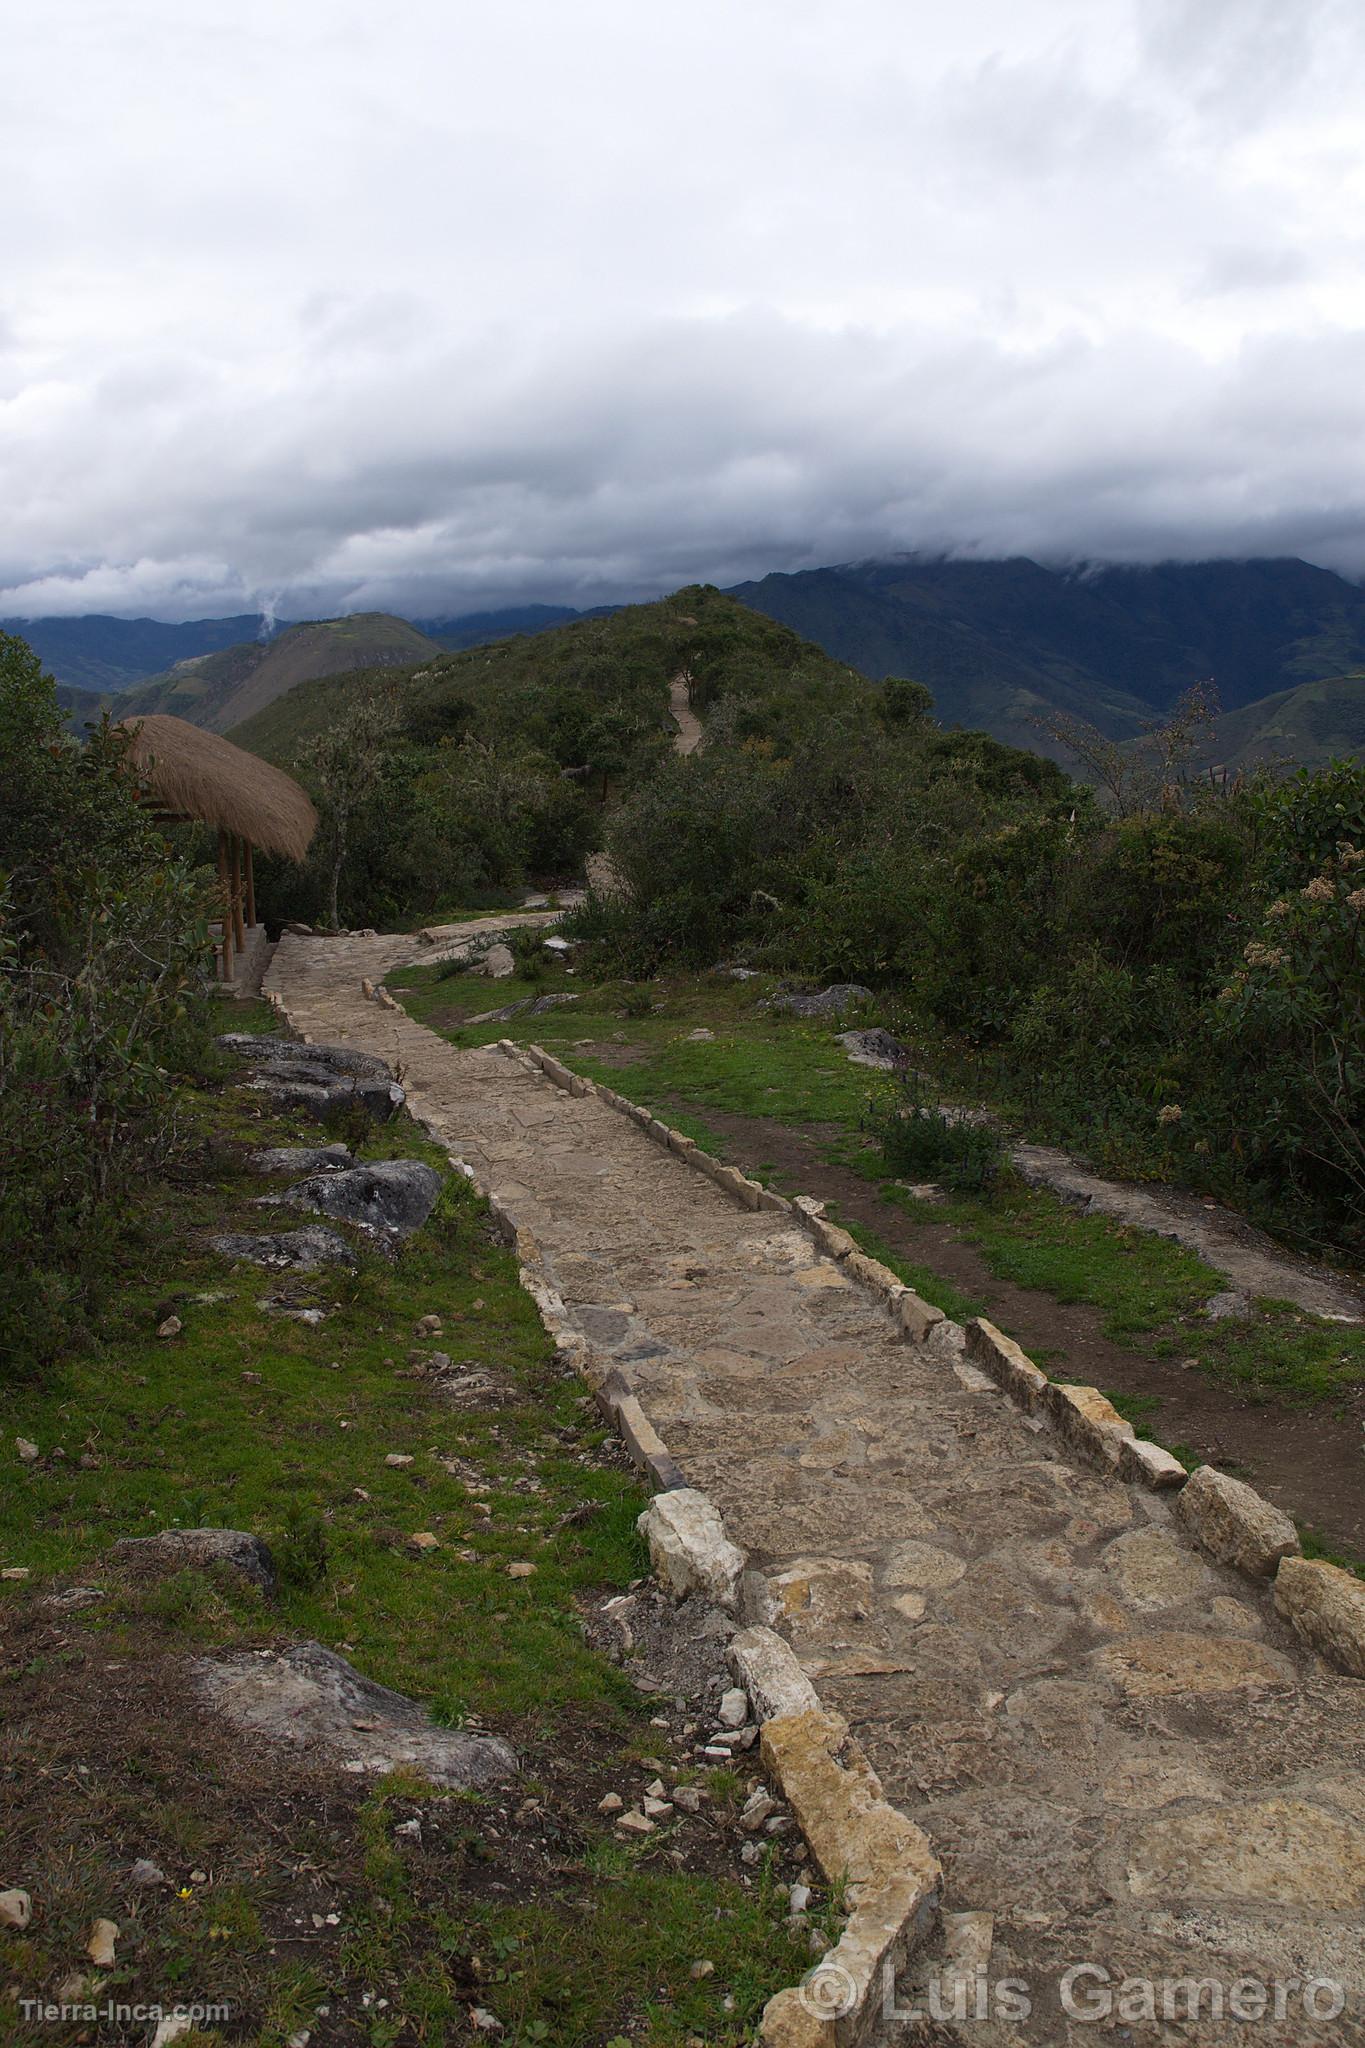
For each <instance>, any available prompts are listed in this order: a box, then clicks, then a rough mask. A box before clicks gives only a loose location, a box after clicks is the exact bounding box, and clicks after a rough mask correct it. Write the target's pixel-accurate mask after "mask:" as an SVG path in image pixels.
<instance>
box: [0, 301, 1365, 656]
mask: <svg viewBox="0 0 1365 2048" xmlns="http://www.w3.org/2000/svg"><path fill="white" fill-rule="evenodd" d="M1361 359H1362V350H1361V341H1360V338H1358V337H1356V336H1353V335H1352V336H1341V335H1332V336H1313V337H1303V336H1291V337H1284V338H1275V337H1270V338H1265V339H1260V340H1257V341H1256V342H1255V343H1254V344H1251V345H1249V346H1248V347H1247V348H1246V349H1244V350H1243V351H1242V352H1241V353H1240V354H1239V356H1238V357H1237V358H1236V359H1235V360H1233V361H1231V362H1216V363H1211V362H1209V361H1208V360H1206V359H1205V358H1203V357H1201V356H1200V355H1199V354H1197V353H1196V352H1195V351H1193V350H1191V349H1182V348H1181V347H1179V346H1178V345H1176V344H1174V343H1172V342H1170V341H1168V340H1164V339H1161V338H1157V337H1152V336H1150V335H1146V336H1144V335H1141V334H1135V335H1132V336H1128V337H1120V338H1117V339H1115V340H1111V341H1108V342H1103V343H1095V342H1091V341H1087V340H1085V339H1083V338H1081V337H1080V336H1064V337H1062V338H1061V339H1059V340H1057V341H1054V342H1052V343H1050V344H1048V345H1047V346H1045V347H1040V348H1037V349H1034V350H1029V351H1021V350H1017V349H1007V348H1005V347H1002V346H1001V345H999V344H997V343H993V342H991V341H990V340H989V339H986V338H984V337H978V338H974V339H973V340H971V341H970V342H968V343H966V344H951V345H950V344H947V343H944V342H940V341H932V340H929V341H926V340H925V339H923V338H920V337H916V336H913V335H906V334H899V333H890V334H873V333H869V332H861V333H860V332H834V333H831V332H821V331H818V330H814V329H811V328H809V327H801V326H799V325H797V324H795V323H793V322H790V321H785V320H780V319H776V318H774V317H772V316H764V315H757V314H755V315H746V316H734V317H730V318H725V319H719V320H709V321H708V320H693V321H672V322H658V323H653V324H651V325H649V326H647V327H643V328H640V329H637V330H636V331H634V332H632V333H630V334H626V335H623V334H619V333H618V334H617V335H616V336H615V337H614V338H612V339H611V340H610V341H607V340H601V341H595V340H594V339H593V338H592V337H583V338H580V339H579V340H577V341H576V342H575V343H574V344H573V345H572V347H565V348H564V349H563V350H562V351H560V352H559V353H558V355H557V357H556V359H555V361H554V362H553V363H552V364H551V363H546V362H545V361H543V360H537V359H536V358H535V357H534V356H531V357H529V358H528V359H523V360H522V361H520V362H509V361H507V360H506V359H502V360H497V359H496V352H495V351H494V350H493V349H492V348H491V346H490V347H489V348H487V349H485V350H480V349H476V348H471V347H464V348H456V349H451V348H447V349H439V350H433V351H430V352H428V351H426V350H424V349H423V348H421V347H420V346H418V345H415V344H412V345H408V346H407V347H406V348H404V349H403V350H402V352H401V358H400V360H399V361H397V362H394V361H393V360H391V359H389V358H387V357H386V358H385V359H383V360H382V361H362V362H353V363H349V364H347V365H345V366H344V367H342V368H338V366H337V365H336V364H335V363H333V364H332V365H331V371H330V374H329V375H327V376H325V377H324V376H322V375H314V374H311V373H310V371H309V370H308V369H307V368H305V369H304V370H303V373H302V374H301V375H300V377H299V381H298V393H297V397H296V400H295V401H294V402H292V403H291V405H290V406H289V408H288V413H287V417H285V418H283V419H282V418H281V416H280V414H279V411H278V410H277V409H276V407H275V405H274V404H273V402H272V401H271V399H270V398H269V397H266V396H256V397H253V396H252V395H251V394H249V393H248V394H241V393H232V392H225V391H224V390H223V389H222V388H221V387H218V388H214V389H212V390H211V391H209V390H205V388H204V387H203V385H202V384H200V383H198V382H195V381H187V382H184V383H182V384H181V385H179V386H178V387H176V388H172V389H170V390H166V389H164V388H163V389H160V390H158V391H156V392H154V393H152V392H130V391H129V389H128V386H127V384H126V383H124V382H123V381H122V380H120V379H119V378H118V377H117V376H116V375H111V376H109V377H106V378H104V379H102V380H101V381H100V383H99V384H98V385H96V386H95V387H94V388H92V389H90V390H88V391H83V392H79V393H72V394H69V395H68V396H67V397H66V398H65V399H59V400H56V401H54V403H55V404H57V405H65V406H66V408H67V409H68V412H69V417H68V419H67V422H66V434H65V436H64V437H62V439H63V443H64V445H66V446H68V447H69V448H70V449H71V450H72V451H73V454H72V464H73V468H74V467H75V451H76V450H79V490H78V491H77V490H76V489H75V488H74V487H73V488H69V489H63V488H62V481H63V480H62V479H61V478H57V479H54V478H53V476H52V475H51V474H50V473H48V474H46V475H45V477H44V480H43V488H42V490H41V491H38V490H35V491H34V492H33V493H32V494H31V496H30V497H29V498H28V499H27V500H25V498H24V497H23V495H22V494H20V495H19V496H14V495H11V496H10V497H9V498H7V500H6V501H5V503H4V505H3V508H0V574H3V587H0V613H6V614H21V615H27V616H37V615H39V614H44V613H60V612H90V611H110V612H120V613H132V612H151V613H156V614H158V615H161V616H166V617H176V616H178V617H191V616H194V615H196V614H207V613H218V612H235V611H244V610H250V609H256V608H259V607H261V606H262V605H263V604H266V603H271V602H273V604H274V605H275V606H276V607H277V608H278V609H279V610H280V612H281V613H283V614H284V615H286V616H290V617H300V616H307V615H310V614H311V615H318V614H320V613H328V612H337V611H349V610H360V609H371V608H374V609H380V608H382V609H395V610H399V611H405V612H409V613H415V614H421V615H434V614H437V613H439V612H442V611H458V610H461V609H470V608H473V607H475V606H477V605H479V604H482V603H485V602H495V601H496V602H513V601H516V600H520V599H524V598H554V599H559V600H563V601H568V602H577V603H583V604H586V603H591V602H594V601H598V600H600V599H603V598H607V597H619V596H630V595H643V594H650V593H653V592H655V591H658V590H662V589H666V588H672V587H674V586H676V585H677V584H679V583H683V582H687V581H691V580H704V581H710V582H718V583H726V582H734V581H738V580H740V579H741V578H744V577H747V576H753V575H762V574H763V573H764V572H765V571H767V570H769V569H793V568H802V567H811V566H815V565H818V564H822V563H828V562H837V561H847V560H854V559H859V558H862V557H865V556H870V555H880V554H888V553H894V552H896V551H899V550H902V549H920V550H924V551H938V550H942V551H946V552H952V553H968V554H979V555H987V556H994V555H1005V554H1012V553H1027V554H1031V555H1034V556H1038V557H1041V558H1044V559H1049V560H1057V559H1064V560H1093V559H1119V560H1158V559H1164V558H1167V557H1172V556H1177V557H1186V558H1192V557H1196V558H1197V557H1202V556H1207V555H1229V554H1230V555H1258V554H1259V555H1264V554H1284V553H1291V554H1302V555H1305V556H1307V557H1309V558H1310V559H1312V560H1314V561H1318V562H1322V563H1324V564H1326V565H1328V566H1330V567H1334V568H1337V569H1339V570H1341V571H1343V572H1344V573H1347V574H1351V575H1357V574H1359V573H1360V572H1361V570H1362V569H1365V481H1363V479H1365V468H1363V467H1362V463H1361V459H1360V456H1361V447H1362V442H1365V385H1362V381H1361V379H1360V376H1359V365H1360V361H1361ZM54 427H55V423H54V420H53V418H52V417H51V416H49V417H48V418H47V419H46V421H45V422H44V427H43V433H44V439H45V441H46V442H47V445H48V447H49V448H51V446H52V445H53V443H54V439H56V438H58V437H57V436H56V435H55V432H54ZM67 482H68V483H72V482H73V480H72V479H70V478H68V479H67ZM49 550H51V552H50V553H49V552H48V551H49Z"/></svg>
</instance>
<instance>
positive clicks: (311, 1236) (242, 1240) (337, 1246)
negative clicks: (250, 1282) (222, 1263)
mask: <svg viewBox="0 0 1365 2048" xmlns="http://www.w3.org/2000/svg"><path fill="white" fill-rule="evenodd" d="M209 1243H210V1245H211V1246H212V1247H213V1249H214V1251H216V1252H220V1253H221V1254H222V1256H223V1257H224V1258H225V1259H245V1260H246V1261H247V1263H248V1265H252V1266H269V1267H271V1268H273V1269H274V1270H276V1271H279V1272H286V1271H287V1272H294V1273H316V1272H317V1271H318V1270H319V1269H320V1268H321V1267H323V1266H353V1265H354V1264H355V1253H354V1252H353V1251H352V1250H351V1247H350V1246H349V1245H348V1244H347V1242H346V1240H345V1238H344V1237H338V1236H337V1234H336V1232H335V1231H334V1230H319V1229H318V1228H317V1227H316V1226H315V1225H311V1224H310V1225H308V1226H307V1227H306V1228H305V1229H303V1230H270V1231H262V1232H260V1234H259V1235H257V1236H248V1235H246V1234H245V1233H243V1232H240V1231H224V1232H223V1233H222V1234H221V1235H219V1236H217V1237H211V1238H210V1239H209Z"/></svg>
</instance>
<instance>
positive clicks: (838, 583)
mask: <svg viewBox="0 0 1365 2048" xmlns="http://www.w3.org/2000/svg"><path fill="white" fill-rule="evenodd" d="M730 594H732V595H733V596H735V597H737V598H738V599H740V600H741V602H743V603H744V604H745V605H747V606H749V607H750V608H751V609H753V610H755V611H758V612H761V613H764V614H766V615H767V616H768V617H770V618H772V619H775V620H777V621H779V622H780V623H782V624H784V625H786V626H789V627H790V628H792V629H793V630H794V631H796V632H797V633H799V634H800V635H801V636H802V637H803V638H805V639H808V640H811V641H813V642H815V644H816V645H817V646H819V647H821V648H823V649H824V650H825V652H826V653H828V654H830V655H832V656H833V657H834V658H835V659H836V660H838V661H840V662H843V663H845V664H847V665H848V666H849V667H852V668H856V669H859V670H860V671H861V672H862V673H863V674H865V675H867V676H870V677H873V678H880V677H882V676H886V675H904V676H909V677H911V678H913V679H914V680H916V681H919V682H923V683H926V684H927V685H928V686H929V688H930V690H931V691H932V692H933V696H934V701H935V707H936V711H937V715H938V717H939V718H940V719H941V720H942V722H943V723H944V724H946V725H960V726H966V727H977V728H981V729H983V730H985V731H987V732H990V733H992V734H994V735H995V736H996V737H997V738H999V739H1003V740H1007V741H1009V742H1011V743H1012V744H1014V745H1018V746H1027V747H1032V748H1034V749H1039V750H1042V751H1045V752H1050V753H1057V752H1059V748H1058V746H1057V743H1056V742H1055V740H1053V739H1051V738H1049V737H1048V735H1047V733H1046V730H1045V727H1046V724H1047V722H1048V721H1049V720H1051V719H1054V718H1056V717H1057V716H1059V715H1060V716H1063V717H1073V718H1083V719H1085V720H1088V721H1089V722H1090V723H1092V724H1094V725H1096V726H1098V727H1099V728H1100V729H1101V731H1103V732H1105V733H1106V734H1108V735H1109V736H1110V737H1112V738H1116V739H1124V738H1130V737H1133V736H1135V735H1137V734H1139V733H1140V732H1142V731H1143V730H1144V729H1145V727H1146V726H1147V725H1148V724H1149V723H1151V722H1152V721H1154V720H1159V719H1160V718H1161V716H1162V715H1163V714H1164V713H1165V712H1166V711H1167V710H1168V709H1169V708H1170V706H1171V705H1172V704H1173V703H1174V702H1175V700H1176V699H1177V698H1178V697H1179V696H1180V694H1181V693H1182V691H1184V690H1185V689H1187V688H1188V687H1189V686H1190V685H1191V684H1193V683H1196V682H1205V683H1207V682H1211V683H1212V685H1213V688H1214V691H1215V693H1216V695H1217V697H1218V699H1219V701H1220V703H1221V706H1222V709H1223V716H1222V717H1221V718H1220V720H1219V723H1218V726H1217V728H1216V731H1215V734H1214V736H1213V740H1212V743H1211V746H1210V748H1209V749H1207V750H1206V751H1207V754H1208V758H1209V759H1210V760H1211V761H1214V760H1216V761H1217V762H1219V763H1221V764H1223V765H1226V766H1230V767H1247V766H1252V765H1256V764H1258V763H1260V762H1261V761H1283V760H1296V761H1302V762H1305V763H1307V764H1309V765H1312V764H1314V763H1316V762H1318V761H1321V760H1323V759H1327V758H1329V757H1330V756H1331V755H1332V754H1334V753H1341V752H1356V751H1359V750H1360V749H1361V747H1362V745H1363V744H1365V739H1363V737H1362V726H1363V725H1365V589H1362V588H1361V586H1360V585H1358V584H1356V583H1352V582H1349V581H1348V580H1346V579H1345V578H1343V577H1341V576H1337V575H1335V574H1333V572H1332V571H1330V570H1327V569H1321V568H1317V567H1314V566H1313V565H1312V564H1310V563H1307V562H1301V561H1297V560H1293V559H1265V560H1255V561H1242V562H1192V563H1160V564H1156V565H1154V566H1151V567H1118V566H1113V565H1110V566H1100V567H1092V568H1075V567H1071V568H1054V567H1048V566H1046V565H1043V564H1040V563H1037V562H1033V561H1029V560H1027V559H1024V558H1022V557H1021V558H1017V559H1013V560H1008V561H968V560H954V559H947V558H942V557H931V556H920V555H911V556H903V557H899V558H896V559H894V560H886V561H873V562H862V563H850V564H845V565H843V566H841V567H835V568H828V569H812V570H805V571H801V572H798V573H796V574H792V575H778V574H774V575H770V576H765V577H763V578H762V579H761V580H760V581H757V582H750V583H743V584H739V585H736V586H735V587H734V589H733V591H732V592H731V593H730ZM614 609H615V607H612V606H602V607H598V608H597V609H596V610H595V611H594V612H591V613H583V612H578V611H575V610H573V609H572V608H571V607H569V606H566V605H523V606H510V607H505V608H503V609H501V610H492V611H484V612H478V613H471V614H464V615H459V616H455V617H450V618H436V619H422V620H418V621H415V622H409V621H406V620H402V619H398V618H396V617H393V616H391V615H389V614H385V613H361V614H356V615H353V616H351V617H348V618H345V619H339V620H330V621H321V622H315V623H311V624H297V625H289V626H283V627H279V628H277V629H276V630H274V631H273V632H272V633H270V634H269V636H268V637H265V638H262V637H261V632H262V621H261V620H259V619H257V618H254V617H252V616H250V615H247V616H245V617H240V618H237V619H208V620H198V621H190V622H187V623H186V624H184V625H178V626H166V625H162V624H161V623H160V622H158V621H155V620H121V619H106V618H96V617H88V618H77V619H39V620H31V621H22V620H10V621H6V622H5V624H6V626H7V628H8V629H9V630H11V631H18V632H21V633H22V634H23V635H24V636H25V637H26V638H27V639H29V640H30V642H31V643H32V644H33V645H34V646H35V647H36V648H37V650H38V652H39V653H40V654H41V655H42V656H43V658H44V660H45V661H46V662H47V663H48V665H49V666H50V667H51V668H52V670H53V672H54V673H55V674H56V676H57V678H58V681H59V682H60V683H62V684H64V685H67V686H73V685H74V686H76V688H77V689H80V690H83V691H86V692H89V691H92V690H94V691H105V692H108V691H111V690H118V691H119V692H120V694H119V695H118V697H117V699H116V702H117V709H118V712H119V714H120V715H127V714H128V713H129V712H133V711H139V710H141V711H150V710H153V709H155V710H160V711H173V712H175V713H177V714H178V715H180V716H182V717H186V718H190V719H192V720H194V721H195V722H197V723H200V724H204V725H208V726H211V727H212V728H213V729H215V730H217V731H226V730H228V729H229V728H230V727H232V726H234V725H237V724H240V723H241V722H242V721H243V720H245V719H248V718H250V717H252V716H253V715H254V714H256V713H257V712H259V711H260V710H262V709H263V708H264V707H265V706H266V705H267V704H269V703H270V702H271V701H273V699H274V698H275V697H277V696H278V695H279V694H281V692H283V691H284V690H287V689H290V688H292V687H293V686H294V685H295V684H296V683H298V682H302V681H307V680H311V679H314V678H316V677H319V676H322V675H326V674H336V673H345V672H348V671H351V670H354V669H359V668H369V667H382V666H395V667H398V666H410V665H412V664H413V663H415V662H420V661H422V660H424V659H426V658H427V657H428V656H430V655H432V654H434V653H436V652H438V651H440V650H443V649H446V650H448V649H464V648H469V647H475V646H480V645H485V644H491V643H493V642H496V641H499V640H504V639H507V638H509V637H512V636H515V635H519V634H527V633H530V634H535V633H539V632H542V631H545V630H548V629H551V628H553V627H556V626H560V625H564V624H568V623H570V622H572V621H574V620H576V619H581V618H584V617H601V616H607V615H609V614H610V613H611V612H612V611H613V610H614ZM196 636H198V638H196ZM152 654H154V656H155V659H156V662H157V667H156V668H155V669H154V670H153V671H152V672H151V673H150V675H149V672H148V670H147V669H146V668H145V667H144V668H142V669H141V670H140V672H139V675H138V677H137V679H136V682H135V686H134V687H132V688H129V687H128V685H129V684H130V683H133V682H134V678H133V676H132V673H131V671H132V670H133V669H134V668H135V667H136V666H137V664H138V662H139V660H145V659H147V658H148V656H149V655H152ZM63 694H64V695H65V697H66V698H67V701H68V704H69V708H70V710H71V714H72V717H73V719H79V718H82V717H88V716H91V715H93V711H94V710H95V709H97V708H98V705H99V699H98V698H91V697H88V696H84V697H80V698H77V696H76V693H75V690H73V689H72V688H70V687H68V688H67V689H66V690H65V691H64V693H63ZM111 701H112V700H111Z"/></svg>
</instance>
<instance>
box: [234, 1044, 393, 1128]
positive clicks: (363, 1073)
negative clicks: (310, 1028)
mask: <svg viewBox="0 0 1365 2048" xmlns="http://www.w3.org/2000/svg"><path fill="white" fill-rule="evenodd" d="M218 1044H219V1045H220V1046H221V1047H222V1049H223V1051H224V1052H227V1053H232V1054H233V1055H234V1056H235V1057H236V1058H238V1059H241V1060H246V1061H248V1062H250V1064H251V1066H252V1068H253V1073H252V1077H251V1080H250V1081H249V1082H248V1084H247V1085H248V1086H249V1087H251V1088H254V1089H255V1090H256V1092H257V1093H258V1094H261V1095H268V1096H269V1097H270V1098H271V1100H272V1101H273V1102H277V1103H279V1105H280V1106H281V1108H284V1109H309V1110H312V1111H313V1112H314V1114H315V1115H318V1116H323V1115H325V1114H326V1113H327V1112H328V1111H329V1110H332V1109H340V1108H345V1107H346V1106H347V1104H349V1103H352V1102H358V1103H359V1104H360V1105H361V1106H362V1107H363V1108H365V1109H367V1110H368V1111H369V1113H370V1115H371V1116H374V1117H378V1118H379V1119H380V1120H381V1121H383V1120H385V1119H386V1118H388V1117H391V1116H392V1115H393V1113H394V1111H395V1110H396V1109H399V1108H401V1107H402V1104H403V1103H404V1101H405V1100H406V1097H405V1095H404V1093H403V1090H402V1089H401V1088H400V1087H399V1085H398V1083H397V1082H396V1081H395V1080H394V1077H393V1069H392V1068H391V1067H389V1066H388V1065H387V1064H386V1062H385V1061H383V1060H381V1059H380V1058H379V1057H378V1056H377V1054H375V1053H372V1052H361V1051H359V1050H358V1048H357V1047H355V1046H353V1045H299V1044H298V1043H297V1042H296V1041H295V1040H294V1039H291V1038H271V1037H267V1036H264V1035H261V1034H259V1033H255V1032H250V1031H226V1032H224V1033H223V1035H222V1036H221V1037H220V1038H219V1040H218Z"/></svg>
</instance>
